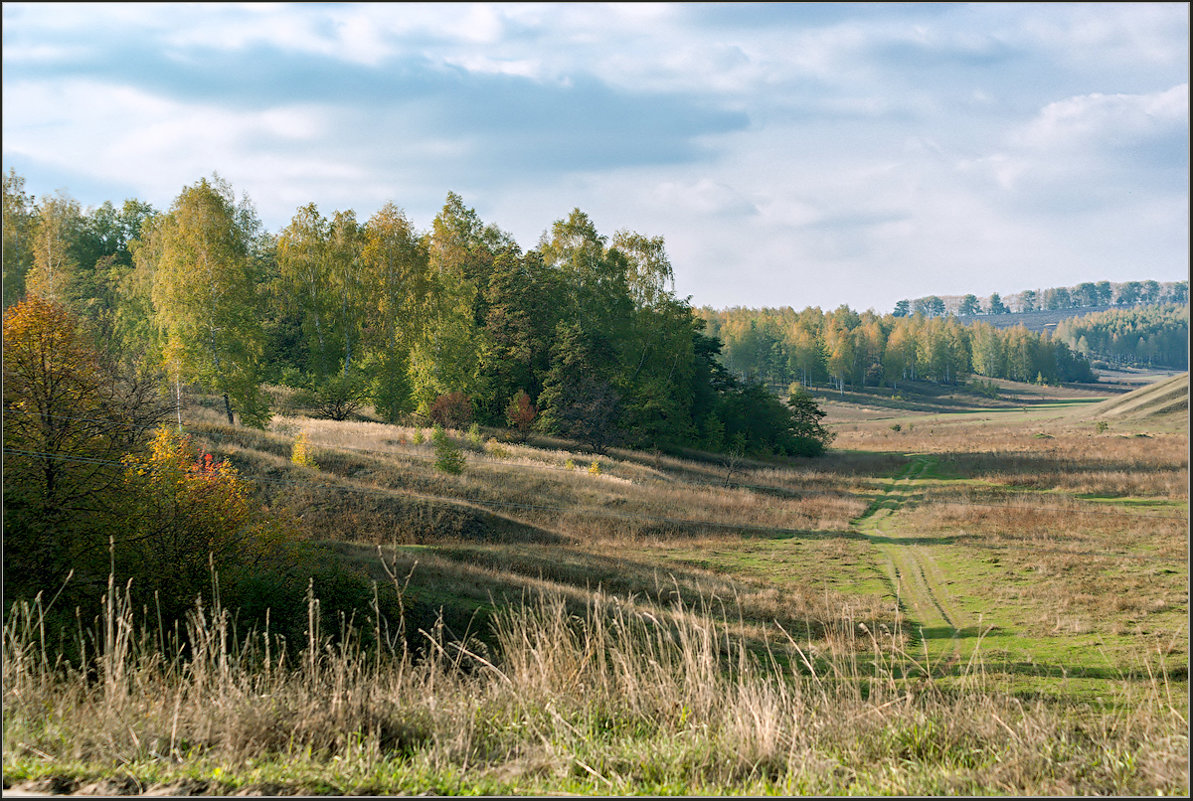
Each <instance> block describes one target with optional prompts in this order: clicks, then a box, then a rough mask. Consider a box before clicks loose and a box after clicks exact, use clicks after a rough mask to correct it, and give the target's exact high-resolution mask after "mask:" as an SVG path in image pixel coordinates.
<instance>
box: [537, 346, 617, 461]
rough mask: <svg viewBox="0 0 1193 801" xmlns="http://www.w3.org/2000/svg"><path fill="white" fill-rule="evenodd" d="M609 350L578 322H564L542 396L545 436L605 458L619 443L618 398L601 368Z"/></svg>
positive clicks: (606, 361) (540, 412) (605, 362)
mask: <svg viewBox="0 0 1193 801" xmlns="http://www.w3.org/2000/svg"><path fill="white" fill-rule="evenodd" d="M608 350H609V345H608V343H607V342H605V341H604V340H603V338H602V337H601V336H600V335H599V334H597V335H590V334H588V333H586V332H585V331H584V330H583V329H581V327H580V326H579V324H577V323H560V324H559V327H558V329H557V332H556V337H555V343H554V344H553V345H552V348H551V368H550V370H549V371H548V372H547V376H546V378H545V379H544V380H543V391H542V394H540V395H539V409H540V411H539V419H538V427H539V429H540V430H541V431H544V432H546V433H548V434H554V435H557V436H561V437H567V438H569V439H575V440H579V441H581V442H583V443H585V444H587V445H588V446H590V447H591V448H592V449H593V450H595V451H597V452H599V453H603V452H604V451H605V449H606V448H608V446H609V445H611V444H613V443H614V442H615V441H616V440H617V433H618V432H617V419H618V416H619V412H620V409H619V405H620V403H619V402H620V398H619V397H618V394H617V392H616V391H615V390H614V388H613V385H612V383H611V382H610V380H609V379H608V377H607V376H606V374H605V371H604V370H602V369H601V366H602V365H604V364H608V363H609V354H608Z"/></svg>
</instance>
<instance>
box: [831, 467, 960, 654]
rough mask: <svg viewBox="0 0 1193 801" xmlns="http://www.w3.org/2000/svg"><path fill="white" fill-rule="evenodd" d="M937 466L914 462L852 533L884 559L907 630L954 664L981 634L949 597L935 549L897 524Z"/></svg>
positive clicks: (935, 652)
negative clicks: (968, 642)
mask: <svg viewBox="0 0 1193 801" xmlns="http://www.w3.org/2000/svg"><path fill="white" fill-rule="evenodd" d="M934 462H935V457H932V456H927V455H917V456H914V457H912V461H911V463H910V464H909V465H908V466H907V468H906V469H905V470H904V471H903V472H902V473H901V474H900V475H899V476H897V477H896V478H894V479H892V480H891V482H890V484H889V485H888V486H887V487H886V488H885V489H884V490H883V491H882V494H881V495H880V496H879V497H878V498H877V499H876V500H875V502H874V503H873V504H872V505H871V507H870V509H868V510H867V511H866V513H865V514H863V515H862V516H861V517H859V518H857V519H856V520H854V521H853V528H854V530H856V531H857V532H858V533H859V534H863V535H864V536H866V537H868V538H869V539H870V541H871V542H872V543H873V545H874V547H875V549H876V550H877V551H878V553H879V554H880V555H881V557H882V562H883V563H884V566H885V569H886V573H887V579H888V580H889V581H890V584H891V587H892V589H893V591H894V593H895V596H896V598H897V599H898V601H899V605H900V608H901V609H902V610H903V613H904V614H905V615H906V618H907V626H908V628H909V629H910V630H911V631H912V632H913V633H914V634H915V635H916V636H917V637H919V638H922V641H923V642H924V643H925V644H926V645H927V646H928V649H929V654H930V655H931V656H932V657H933V658H940V657H945V658H947V659H948V660H949V661H950V662H952V661H955V660H957V659H959V658H961V657H962V656H964V655H965V654H966V652H968V651H969V650H970V648H969V647H967V644H966V643H965V640H967V639H969V638H970V637H972V636H974V635H976V633H977V632H976V629H975V627H974V622H973V621H971V620H970V619H969V616H968V614H967V613H966V612H965V611H964V610H963V609H961V608H960V605H959V604H958V603H957V602H956V600H955V599H954V598H953V597H952V595H951V594H950V593H949V590H948V585H947V580H948V579H947V576H946V574H945V573H944V571H943V570H942V569H941V567H940V565H939V564H938V563H937V562H936V560H935V559H934V558H933V556H932V553H931V550H930V545H929V544H928V543H925V542H924V541H923V540H921V539H920V538H918V537H917V535H916V532H914V531H910V530H908V529H906V528H903V527H901V526H899V525H898V521H897V519H896V516H897V514H898V512H899V510H900V509H902V508H903V507H904V506H906V505H907V504H910V503H914V502H915V501H916V499H917V498H919V497H920V495H921V494H922V488H923V484H922V483H921V482H922V479H923V478H924V476H925V475H926V474H927V473H928V472H930V470H931V467H932V465H933V464H934Z"/></svg>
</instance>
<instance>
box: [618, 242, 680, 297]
mask: <svg viewBox="0 0 1193 801" xmlns="http://www.w3.org/2000/svg"><path fill="white" fill-rule="evenodd" d="M612 247H615V248H617V249H618V250H620V251H621V252H622V253H624V254H625V255H626V257H627V259H628V262H629V264H628V267H629V270H628V271H627V275H626V282H627V283H628V284H629V288H630V295H631V297H633V299H634V303H635V304H636V305H638V306H653V305H654V304H656V303H658V302H659V301H660V300H661V299H662V298H663V297H665V296H666V295H667V294H668V287H670V289H671V290H672V291H673V290H674V289H675V274H674V272H673V271H672V269H671V261H670V260H669V259H668V258H667V251H666V246H665V245H664V242H663V237H661V236H655V237H646V236H643V235H642V234H639V233H635V232H633V231H626V230H622V231H618V232H617V233H615V234H614V235H613V242H612Z"/></svg>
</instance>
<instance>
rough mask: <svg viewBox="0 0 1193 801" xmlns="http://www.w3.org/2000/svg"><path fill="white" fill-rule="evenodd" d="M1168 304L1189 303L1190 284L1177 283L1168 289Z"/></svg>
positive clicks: (1184, 282)
mask: <svg viewBox="0 0 1193 801" xmlns="http://www.w3.org/2000/svg"><path fill="white" fill-rule="evenodd" d="M1168 302H1169V303H1175V304H1177V305H1184V304H1186V303H1188V302H1189V282H1188V281H1177V282H1175V283H1174V284H1173V285H1172V286H1171V287H1169V289H1168Z"/></svg>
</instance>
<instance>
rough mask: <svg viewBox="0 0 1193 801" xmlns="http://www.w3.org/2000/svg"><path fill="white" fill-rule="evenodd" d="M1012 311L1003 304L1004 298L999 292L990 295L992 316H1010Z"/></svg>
mask: <svg viewBox="0 0 1193 801" xmlns="http://www.w3.org/2000/svg"><path fill="white" fill-rule="evenodd" d="M1010 311H1011V310H1010V309H1008V308H1007V305H1006V304H1005V303H1003V302H1002V298H1001V297H1000V296H999V294H998V293H997V292H994V293H993V294H991V295H990V308H989V313H990V314H1009V313H1010Z"/></svg>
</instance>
